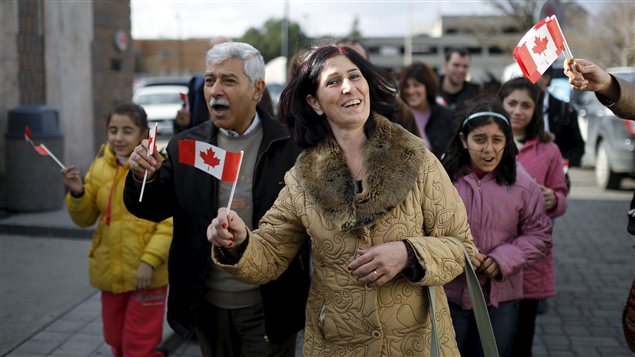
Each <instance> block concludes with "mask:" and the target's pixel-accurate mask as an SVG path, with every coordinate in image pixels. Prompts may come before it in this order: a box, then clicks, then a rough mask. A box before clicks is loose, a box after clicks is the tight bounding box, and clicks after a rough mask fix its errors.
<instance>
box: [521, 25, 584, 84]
mask: <svg viewBox="0 0 635 357" xmlns="http://www.w3.org/2000/svg"><path fill="white" fill-rule="evenodd" d="M562 51H564V52H565V55H566V57H567V59H569V60H573V55H572V54H571V50H570V49H569V45H568V44H567V40H566V39H565V38H564V35H563V34H562V29H560V24H559V23H558V19H557V18H556V16H555V15H551V16H549V17H546V18H544V19H542V20H540V21H539V22H538V23H537V24H536V25H534V27H533V28H531V29H530V30H529V31H528V32H527V33H526V34H525V36H523V38H522V39H521V40H520V42H518V45H516V48H515V49H514V58H515V59H516V62H518V65H519V66H520V69H521V70H522V71H523V74H524V75H525V77H527V78H528V79H529V80H530V81H531V82H532V83H536V82H537V81H538V79H539V78H540V76H542V74H543V73H545V71H546V70H547V68H549V66H551V65H552V64H553V62H555V61H556V59H557V58H558V56H559V55H560V54H561V53H562Z"/></svg>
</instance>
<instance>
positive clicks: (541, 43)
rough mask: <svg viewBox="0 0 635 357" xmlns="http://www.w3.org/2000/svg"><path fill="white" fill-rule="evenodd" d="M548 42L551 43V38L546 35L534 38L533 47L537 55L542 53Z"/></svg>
mask: <svg viewBox="0 0 635 357" xmlns="http://www.w3.org/2000/svg"><path fill="white" fill-rule="evenodd" d="M548 43H549V40H548V39H547V38H546V37H542V38H541V37H538V36H536V38H535V39H534V44H535V46H534V48H533V49H532V51H533V52H534V53H535V54H537V55H541V54H542V53H543V52H545V50H546V49H547V44H548Z"/></svg>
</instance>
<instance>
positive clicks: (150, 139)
mask: <svg viewBox="0 0 635 357" xmlns="http://www.w3.org/2000/svg"><path fill="white" fill-rule="evenodd" d="M153 142H154V138H153V137H152V135H150V136H149V137H148V150H152V143H153Z"/></svg>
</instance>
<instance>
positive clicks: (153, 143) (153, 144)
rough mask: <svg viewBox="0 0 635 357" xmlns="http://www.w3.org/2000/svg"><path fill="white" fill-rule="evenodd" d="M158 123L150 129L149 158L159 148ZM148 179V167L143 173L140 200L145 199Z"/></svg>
mask: <svg viewBox="0 0 635 357" xmlns="http://www.w3.org/2000/svg"><path fill="white" fill-rule="evenodd" d="M158 125H159V123H155V124H154V127H153V128H152V129H150V132H149V133H148V154H147V156H146V157H147V158H148V159H149V158H150V156H152V155H153V154H154V152H155V151H156V149H157V126H158ZM147 179H148V169H146V172H145V173H144V174H143V183H142V184H141V193H140V194H139V202H141V200H143V191H144V190H145V188H146V180H147Z"/></svg>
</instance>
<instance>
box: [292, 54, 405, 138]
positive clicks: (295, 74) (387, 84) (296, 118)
mask: <svg viewBox="0 0 635 357" xmlns="http://www.w3.org/2000/svg"><path fill="white" fill-rule="evenodd" d="M335 56H345V57H346V58H348V59H349V60H350V61H351V62H353V64H354V65H356V66H357V67H358V68H359V70H360V72H361V73H362V76H364V78H365V79H366V81H367V82H368V89H369V97H370V112H371V113H370V116H369V118H368V120H367V121H366V124H365V125H364V131H365V132H366V135H369V134H370V133H371V132H372V131H373V129H374V128H375V120H374V118H373V113H377V114H380V115H383V116H385V117H386V118H388V119H389V120H393V113H394V107H395V105H394V102H395V95H396V87H397V86H396V84H395V83H394V81H393V80H391V79H388V78H386V77H385V76H383V75H382V74H381V72H380V71H379V70H378V69H377V68H375V66H373V65H372V64H371V63H370V62H368V61H367V60H365V59H364V58H363V57H362V56H360V55H359V54H358V53H357V52H355V51H354V50H352V49H350V48H348V47H344V46H337V45H325V46H319V47H313V48H311V49H309V50H308V51H307V52H306V53H304V54H303V55H302V56H299V57H298V58H297V59H296V62H295V63H294V64H293V68H292V70H291V74H292V76H291V80H290V81H289V84H288V85H287V87H286V88H285V89H284V90H283V91H282V94H281V95H280V115H281V116H280V118H281V119H282V120H283V121H284V122H286V123H287V125H288V126H289V128H291V131H292V133H293V136H294V138H295V141H296V142H297V144H298V145H299V146H300V147H302V148H310V147H313V146H315V145H317V144H318V143H320V142H321V141H323V140H324V139H325V138H327V137H329V136H332V133H331V128H330V127H329V124H328V122H327V120H326V117H325V116H324V115H321V116H320V115H317V113H315V111H314V110H313V108H311V106H309V103H308V102H307V99H306V97H307V95H309V94H310V95H312V96H315V95H316V93H317V89H318V85H319V80H320V74H321V73H322V69H323V68H324V63H325V62H326V61H327V60H328V59H329V58H332V57H335Z"/></svg>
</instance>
